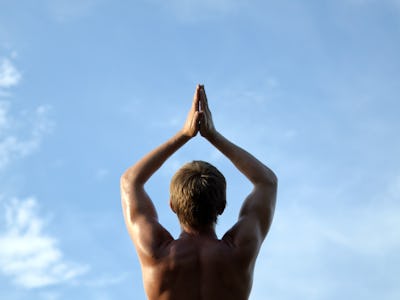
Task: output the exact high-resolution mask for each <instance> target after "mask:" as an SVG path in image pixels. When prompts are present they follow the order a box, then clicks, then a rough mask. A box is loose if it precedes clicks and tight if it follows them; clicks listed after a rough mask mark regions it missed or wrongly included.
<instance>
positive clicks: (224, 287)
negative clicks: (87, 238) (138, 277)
mask: <svg viewBox="0 0 400 300" xmlns="http://www.w3.org/2000/svg"><path fill="white" fill-rule="evenodd" d="M254 260H255V259H254V258H252V257H250V256H249V255H248V254H247V253H246V252H245V251H243V249H238V248H237V247H235V246H233V244H232V243H230V241H229V239H228V238H227V239H222V240H218V239H214V238H209V237H185V238H181V239H177V240H172V241H170V242H169V243H168V244H166V245H165V246H164V247H162V249H161V250H160V253H159V254H158V255H157V257H152V258H144V259H143V258H142V259H141V263H142V271H143V279H144V285H145V290H146V293H147V295H148V297H149V299H150V300H155V299H157V300H158V299H162V300H168V299H174V300H180V299H182V300H186V299H192V300H205V299H207V300H213V299H218V300H219V299H232V300H235V299H238V300H244V299H247V298H248V295H249V293H250V289H251V282H252V273H253V269H254Z"/></svg>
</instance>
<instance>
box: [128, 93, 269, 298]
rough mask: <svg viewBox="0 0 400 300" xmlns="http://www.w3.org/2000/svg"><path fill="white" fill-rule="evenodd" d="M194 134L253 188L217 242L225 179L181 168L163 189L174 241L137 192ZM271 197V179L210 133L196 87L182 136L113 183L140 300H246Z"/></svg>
mask: <svg viewBox="0 0 400 300" xmlns="http://www.w3.org/2000/svg"><path fill="white" fill-rule="evenodd" d="M198 132H200V134H201V135H202V136H203V137H204V138H205V139H206V140H207V141H209V142H210V143H211V144H212V145H214V146H215V147H216V148H217V149H218V150H219V151H221V152H222V153H223V154H224V155H225V156H226V157H227V158H228V159H229V160H231V161H232V163H233V164H234V165H235V166H236V168H237V169H238V170H239V171H240V172H241V173H242V174H243V175H244V176H246V177H247V179H248V180H250V182H251V183H252V184H253V190H252V191H251V193H250V194H249V195H248V196H247V198H246V199H245V201H244V203H243V205H242V208H241V210H240V213H239V219H238V221H237V222H236V224H235V225H234V226H233V227H232V228H231V229H230V230H228V232H227V233H225V235H224V236H223V237H222V239H218V238H217V236H216V234H215V224H216V220H217V216H218V215H220V214H222V212H223V210H224V208H225V179H224V177H223V175H222V174H221V173H220V172H219V171H218V170H217V169H216V168H215V167H213V166H212V165H210V164H208V163H205V162H202V161H195V162H192V163H189V164H186V165H185V166H183V168H182V169H180V170H179V171H178V172H177V173H176V174H175V175H174V177H173V179H172V181H171V189H170V193H171V195H170V197H171V198H170V206H171V208H172V210H173V211H174V212H175V213H176V214H177V216H178V218H179V222H180V224H181V228H182V233H181V235H180V236H179V238H178V239H174V238H173V237H172V236H171V234H170V233H169V232H168V231H167V230H166V229H165V228H164V227H163V226H162V225H161V224H160V223H159V222H158V217H157V213H156V210H155V208H154V205H153V203H152V201H151V199H150V198H149V196H148V195H147V193H146V191H145V188H144V185H145V183H146V181H147V180H148V179H149V178H150V177H151V176H152V175H153V174H154V172H156V171H157V170H158V169H159V168H160V167H161V165H162V164H163V163H164V162H165V161H166V160H167V159H168V158H169V157H170V156H171V155H172V154H173V153H174V152H175V151H177V150H178V149H179V148H181V147H182V146H183V145H184V144H185V143H187V142H188V141H189V140H190V139H191V138H193V137H195V136H196V135H197V133H198ZM276 191H277V178H276V176H275V174H274V173H273V172H272V171H271V170H270V169H269V168H268V167H266V166H265V165H263V164H262V163H261V162H260V161H258V160H257V159H256V158H255V157H253V156H252V155H251V154H249V153H248V152H246V151H245V150H243V149H241V148H240V147H238V146H236V145H235V144H233V143H232V142H230V141H229V140H227V139H226V138H225V137H224V136H223V135H222V134H220V133H219V132H218V131H217V130H216V129H215V127H214V123H213V120H212V116H211V112H210V109H209V107H208V102H207V97H206V94H205V90H204V86H201V85H198V86H197V87H196V91H195V94H194V97H193V103H192V107H191V109H190V111H189V114H188V116H187V119H186V122H185V124H184V126H183V128H182V129H181V130H180V131H179V132H178V133H176V134H175V135H174V136H173V137H172V138H170V139H169V140H168V141H167V142H165V143H164V144H162V145H161V146H159V147H158V148H156V149H154V150H153V151H151V152H150V153H149V154H147V155H146V156H145V157H143V158H142V159H141V160H139V161H138V162H137V163H136V164H135V165H133V166H132V167H130V168H129V169H128V170H127V171H126V172H125V173H124V174H123V175H122V177H121V196H122V206H123V212H124V217H125V222H126V226H127V228H128V231H129V234H130V236H131V238H132V240H133V243H134V244H135V247H136V251H137V253H138V256H139V260H140V263H141V267H142V274H143V282H144V288H145V291H146V294H147V296H148V299H150V300H217V299H218V300H221V299H229V300H244V299H248V297H249V294H250V290H251V285H252V277H253V271H254V265H255V261H256V258H257V255H258V252H259V250H260V247H261V244H262V242H263V240H264V238H265V236H266V235H267V233H268V230H269V228H270V225H271V222H272V217H273V214H274V209H275V201H276Z"/></svg>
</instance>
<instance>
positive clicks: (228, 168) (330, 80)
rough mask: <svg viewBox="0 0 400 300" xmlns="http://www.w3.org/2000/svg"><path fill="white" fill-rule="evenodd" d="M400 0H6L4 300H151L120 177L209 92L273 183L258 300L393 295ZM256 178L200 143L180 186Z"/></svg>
mask: <svg viewBox="0 0 400 300" xmlns="http://www.w3.org/2000/svg"><path fill="white" fill-rule="evenodd" d="M399 53H400V1H398V0H380V1H378V0H336V1H333V0H332V1H328V0H327V1H316V0H315V1H313V0H310V1H294V0H293V1H289V0H280V1H261V0H259V1H256V0H254V1H251V0H250V1H244V0H243V1H242V0H231V1H228V0H214V1H212V0H206V1H204V0H203V1H200V0H186V1H178V0H169V1H161V0H148V1H145V0H139V1H110V0H97V1H96V0H39V1H27V0H25V1H24V0H20V1H4V0H0V207H1V209H0V299H5V300H16V299H30V300H42V299H43V300H62V299H95V300H103V299H104V300H108V299H112V300H114V299H118V300H119V299H145V296H144V292H143V288H142V283H141V274H140V268H139V264H138V260H137V257H136V254H135V252H134V248H133V246H132V243H131V242H130V240H129V237H128V234H127V233H126V230H125V227H124V223H123V219H122V213H121V208H120V196H119V176H120V175H121V174H122V172H123V171H124V170H125V169H126V168H127V167H128V166H130V165H131V164H133V163H134V162H135V161H136V160H137V159H139V158H140V157H141V156H143V155H144V154H145V153H147V152H148V151H149V150H151V149H152V148H154V147H155V146H157V145H159V144H160V143H162V142H163V141H165V140H166V139H167V138H169V137H170V136H172V135H173V134H174V133H175V132H176V131H177V130H179V129H180V128H181V126H182V124H183V122H184V120H185V117H186V114H187V111H188V109H189V107H190V103H191V99H192V96H193V92H194V89H195V85H196V84H197V83H204V84H205V87H206V90H207V94H208V98H209V102H210V106H211V109H212V111H213V115H214V119H215V124H216V127H217V129H218V130H219V131H220V132H222V133H223V134H224V135H225V136H226V137H228V138H229V139H231V140H232V141H234V142H236V143H237V144H239V145H241V146H242V147H244V148H246V149H247V150H249V151H250V152H252V153H254V154H255V155H256V156H257V157H258V158H259V159H261V160H262V161H263V162H265V163H266V164H267V165H269V166H270V167H271V168H272V169H273V170H274V171H275V172H276V173H277V175H278V177H279V180H280V181H279V182H280V186H279V196H278V204H277V209H276V214H275V219H274V223H273V225H272V228H271V231H270V234H269V236H268V237H267V239H266V241H265V244H264V245H263V248H262V249H261V252H260V255H259V259H258V264H257V267H256V271H255V279H254V285H253V291H252V294H251V297H250V299H252V300H264V299H271V300H272V299H273V300H288V299H307V300H310V299H311V300H312V299H323V300H330V299H363V300H369V299H371V300H372V299H387V300H391V299H399V297H400V287H399V285H398V282H399V279H400V271H399V268H398V266H399V265H400V254H399V253H400V159H399V158H398V153H400V139H399V137H398V136H399V133H398V132H399V130H400V119H399V117H398V116H399V113H400V104H399V101H398V100H399V95H400V59H399V58H400V57H399ZM193 159H203V160H208V161H210V162H211V163H213V164H215V165H216V166H217V167H218V168H219V169H220V170H221V171H222V172H223V173H224V174H225V175H226V178H227V181H228V207H227V210H226V211H225V213H224V215H223V216H222V217H221V218H220V220H219V225H218V228H217V231H218V234H219V235H221V234H223V233H224V232H225V231H226V230H227V229H228V228H229V227H230V226H231V225H232V224H233V223H234V222H235V220H236V217H237V213H238V210H239V208H240V204H241V201H242V200H243V198H244V197H245V196H246V195H247V194H248V193H249V191H250V188H251V187H250V185H249V184H248V183H247V182H246V180H245V179H244V178H243V177H242V176H241V174H239V173H238V172H237V171H236V170H235V169H234V168H233V167H232V165H231V164H230V163H229V161H227V160H226V159H225V158H224V157H223V156H221V155H220V154H219V153H218V152H217V151H216V150H214V149H213V148H211V147H210V146H209V145H208V144H207V143H206V142H205V141H204V140H202V139H201V138H200V137H197V138H196V139H194V140H192V141H191V142H190V143H189V144H187V145H186V146H185V147H184V148H183V149H182V150H181V151H180V152H178V153H177V154H175V155H174V156H173V157H172V158H171V159H170V160H169V161H168V162H167V163H166V164H165V165H164V166H163V167H162V168H161V170H160V171H159V172H158V173H157V174H156V175H155V176H154V178H152V179H151V181H150V182H149V184H148V186H147V189H148V192H149V194H150V195H151V197H152V198H153V200H154V202H155V204H156V207H157V209H158V211H159V217H160V220H161V222H162V223H163V224H164V225H165V226H166V227H167V228H168V229H169V230H170V231H171V232H172V233H173V234H174V235H175V236H176V235H177V234H178V233H179V226H178V222H177V220H176V218H175V216H174V215H173V214H172V213H171V212H170V210H169V207H168V184H169V179H170V177H171V175H172V174H173V173H174V171H176V170H177V168H179V166H180V165H181V164H183V163H184V162H187V161H190V160H193Z"/></svg>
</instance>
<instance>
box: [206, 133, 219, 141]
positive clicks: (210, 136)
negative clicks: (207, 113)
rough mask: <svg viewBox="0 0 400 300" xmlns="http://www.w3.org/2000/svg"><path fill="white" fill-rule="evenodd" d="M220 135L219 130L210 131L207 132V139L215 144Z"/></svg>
mask: <svg viewBox="0 0 400 300" xmlns="http://www.w3.org/2000/svg"><path fill="white" fill-rule="evenodd" d="M218 136H220V133H219V132H218V131H216V130H214V131H213V132H210V133H209V134H207V136H206V139H207V141H209V142H210V143H211V144H214V143H215V142H216V140H217V139H218Z"/></svg>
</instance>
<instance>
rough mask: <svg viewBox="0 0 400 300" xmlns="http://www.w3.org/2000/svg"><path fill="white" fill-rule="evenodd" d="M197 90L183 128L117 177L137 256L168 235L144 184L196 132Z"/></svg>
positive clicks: (151, 252)
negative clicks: (119, 181)
mask: <svg viewBox="0 0 400 300" xmlns="http://www.w3.org/2000/svg"><path fill="white" fill-rule="evenodd" d="M199 90H200V87H199V86H197V88H196V91H195V94H194V97H193V102H192V107H191V109H190V111H189V114H188V116H187V119H186V122H185V124H184V126H183V128H182V129H181V130H180V131H179V132H177V133H176V134H175V135H174V136H173V137H172V138H170V139H169V140H168V141H166V142H165V143H164V144H162V145H161V146H159V147H157V148H156V149H154V150H153V151H151V152H150V153H148V154H147V155H146V156H144V157H143V158H142V159H140V160H139V161H138V162H137V163H136V164H134V165H133V166H132V167H130V168H129V169H128V170H126V171H125V173H124V174H123V175H122V177H121V200H122V208H123V212H124V218H125V223H126V226H127V228H128V231H129V234H130V236H131V238H132V240H133V242H134V244H135V246H136V248H137V250H138V253H139V255H140V256H143V255H144V256H154V255H156V252H157V250H158V248H159V247H160V246H161V245H162V244H163V243H164V242H165V241H166V240H168V239H171V238H172V237H171V235H170V234H169V233H168V232H167V231H166V230H165V229H164V228H163V227H162V226H161V225H160V224H159V223H158V217H157V212H156V210H155V207H154V205H153V203H152V201H151V199H150V197H149V196H148V195H147V193H146V191H145V189H144V185H145V183H146V182H147V180H148V179H149V178H150V177H151V176H152V175H153V174H154V173H155V172H156V171H157V170H158V169H159V168H160V167H161V165H162V164H163V163H164V162H165V161H166V160H167V159H168V158H169V157H170V156H171V155H172V154H173V153H174V152H175V151H177V150H178V149H179V148H180V147H182V146H183V145H184V144H185V143H186V142H187V141H189V140H190V139H191V138H192V137H194V136H195V135H196V134H197V133H198V131H199V126H198V124H199V120H200V115H201V113H200V112H199Z"/></svg>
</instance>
